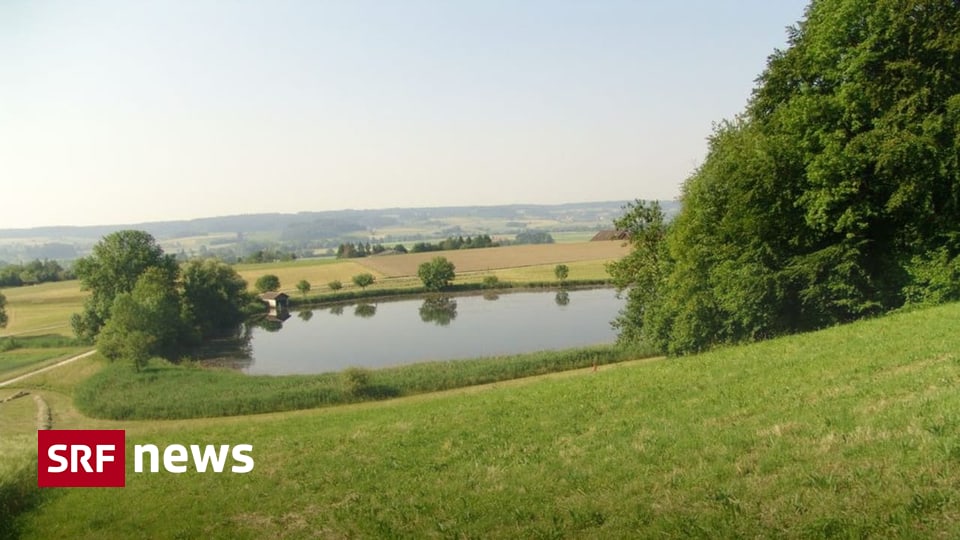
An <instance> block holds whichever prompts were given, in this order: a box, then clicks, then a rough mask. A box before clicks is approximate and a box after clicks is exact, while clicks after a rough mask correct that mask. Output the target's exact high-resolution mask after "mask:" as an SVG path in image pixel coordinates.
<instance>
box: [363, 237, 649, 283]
mask: <svg viewBox="0 0 960 540" xmlns="http://www.w3.org/2000/svg"><path fill="white" fill-rule="evenodd" d="M629 251H630V248H629V247H627V246H624V245H623V243H622V242H581V243H571V244H539V245H526V246H506V247H498V248H486V249H461V250H456V251H446V252H428V253H408V254H405V255H389V256H382V257H366V258H364V259H360V260H359V262H360V264H362V265H364V266H366V267H367V268H369V269H371V270H374V271H376V272H379V273H380V274H382V275H384V276H387V277H403V276H416V275H417V268H418V267H419V266H420V264H422V263H424V262H426V261H429V260H430V259H432V258H434V257H437V256H443V257H446V258H447V259H449V260H450V261H451V262H452V263H453V264H454V265H456V267H457V274H458V275H459V274H461V273H464V274H466V273H472V272H490V271H492V270H501V269H506V268H523V267H530V266H543V265H556V264H560V263H565V264H567V265H569V264H570V263H576V262H586V261H600V262H605V261H612V260H616V259H619V258H621V257H623V256H624V255H626V254H627V253H629ZM551 271H552V270H551Z"/></svg>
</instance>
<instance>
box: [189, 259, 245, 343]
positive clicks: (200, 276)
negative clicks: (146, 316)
mask: <svg viewBox="0 0 960 540" xmlns="http://www.w3.org/2000/svg"><path fill="white" fill-rule="evenodd" d="M181 274H182V278H181V317H182V319H183V322H184V326H185V328H186V329H187V331H188V332H187V337H188V338H189V339H190V340H191V341H194V342H196V341H199V340H201V339H204V338H209V337H211V336H215V335H218V334H221V333H223V332H226V331H229V330H232V329H234V328H236V326H237V325H238V324H239V323H240V322H241V321H242V320H243V307H244V305H246V304H247V303H248V302H249V301H250V297H249V294H248V293H247V292H246V291H247V282H246V281H245V280H244V279H243V278H242V277H240V274H238V273H237V271H236V270H235V269H234V268H233V267H232V266H229V265H227V264H224V263H222V262H220V261H218V260H216V259H206V260H202V261H201V260H193V261H190V262H188V263H187V264H186V265H184V267H183V269H182V272H181Z"/></svg>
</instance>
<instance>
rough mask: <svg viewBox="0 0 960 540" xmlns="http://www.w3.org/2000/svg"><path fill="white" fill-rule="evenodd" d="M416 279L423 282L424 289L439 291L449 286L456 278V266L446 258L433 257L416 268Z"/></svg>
mask: <svg viewBox="0 0 960 540" xmlns="http://www.w3.org/2000/svg"><path fill="white" fill-rule="evenodd" d="M417 277H419V278H420V281H422V282H423V286H424V287H426V288H428V289H430V290H433V291H439V290H441V289H444V288H446V287H448V286H450V283H451V282H453V280H454V279H455V278H456V277H457V275H456V266H454V264H453V263H452V262H450V261H449V260H447V258H446V257H434V258H433V259H431V260H430V261H427V262H425V263H422V264H421V265H420V266H419V267H418V268H417Z"/></svg>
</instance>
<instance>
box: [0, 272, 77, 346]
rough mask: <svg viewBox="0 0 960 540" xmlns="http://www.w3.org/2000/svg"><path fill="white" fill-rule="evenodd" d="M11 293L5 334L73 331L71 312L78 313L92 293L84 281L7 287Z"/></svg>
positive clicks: (0, 335) (5, 292)
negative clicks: (81, 286) (85, 287)
mask: <svg viewBox="0 0 960 540" xmlns="http://www.w3.org/2000/svg"><path fill="white" fill-rule="evenodd" d="M2 292H3V295H4V296H6V297H7V307H6V310H7V316H8V317H9V321H7V327H6V328H3V329H0V338H3V337H5V336H20V335H37V334H61V335H65V336H70V335H73V331H72V330H71V328H70V315H72V314H74V313H78V312H79V311H80V309H81V308H82V306H83V301H84V299H86V297H87V295H88V293H86V292H84V291H81V290H80V282H79V281H76V280H73V281H60V282H56V283H41V284H39V285H29V286H25V287H13V288H9V289H3V291H2Z"/></svg>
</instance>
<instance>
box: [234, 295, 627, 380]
mask: <svg viewBox="0 0 960 540" xmlns="http://www.w3.org/2000/svg"><path fill="white" fill-rule="evenodd" d="M623 304H624V301H623V300H622V299H619V298H617V296H616V293H615V292H614V291H613V290H611V289H591V290H579V291H560V292H557V291H549V292H518V293H504V294H499V295H490V294H488V295H485V296H484V295H475V296H452V297H451V296H445V297H444V296H435V297H429V298H417V299H404V300H392V301H381V302H376V303H362V304H352V305H341V306H334V307H323V308H317V309H313V310H303V311H294V312H291V313H290V317H289V318H288V319H286V320H285V321H283V323H282V326H280V323H279V322H275V323H274V324H272V325H267V328H264V327H253V328H252V329H251V336H250V337H251V339H250V343H249V347H248V349H247V352H248V353H249V359H244V361H242V362H241V363H240V367H241V369H243V371H245V372H246V373H249V374H251V375H286V374H294V373H301V374H306V373H324V372H328V371H340V370H342V369H345V368H347V367H352V366H355V367H366V368H379V367H387V366H396V365H401V364H409V363H414V362H423V361H430V360H451V359H462V358H476V357H478V356H493V355H503V354H514V353H524V352H532V351H538V350H544V349H563V348H569V347H578V346H583V345H593V344H598V343H612V342H613V341H614V340H615V339H616V334H615V333H614V331H613V329H612V328H611V326H610V321H612V320H613V319H614V318H615V317H616V315H617V312H618V311H619V310H620V308H622V307H623Z"/></svg>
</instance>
